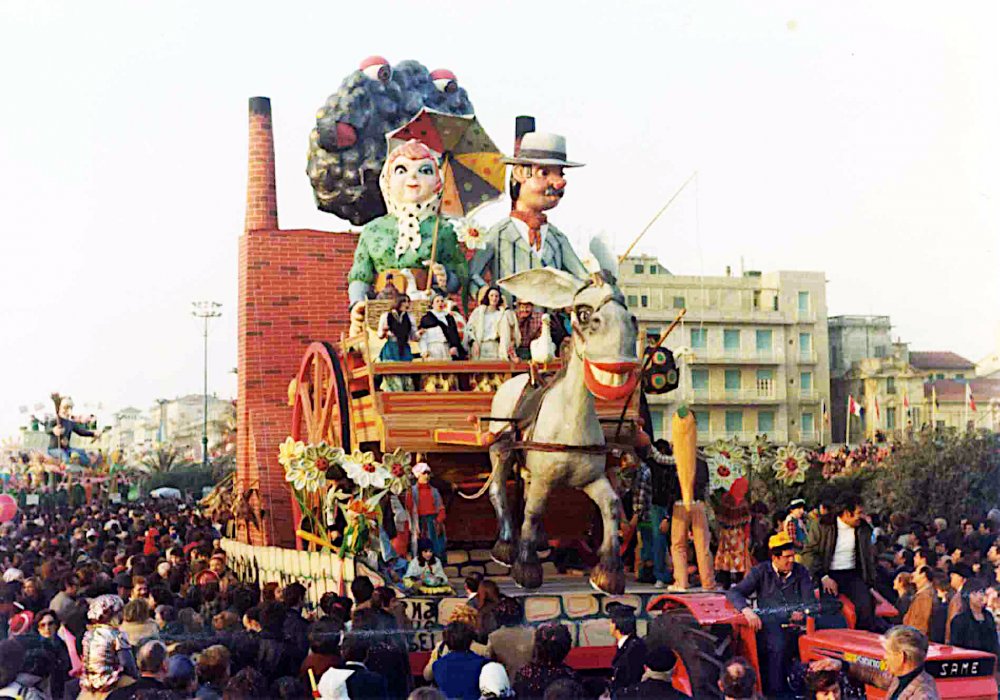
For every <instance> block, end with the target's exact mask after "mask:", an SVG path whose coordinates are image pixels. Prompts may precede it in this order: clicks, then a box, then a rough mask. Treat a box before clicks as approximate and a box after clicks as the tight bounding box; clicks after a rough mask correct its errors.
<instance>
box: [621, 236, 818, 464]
mask: <svg viewBox="0 0 1000 700" xmlns="http://www.w3.org/2000/svg"><path fill="white" fill-rule="evenodd" d="M618 281H619V285H620V286H621V288H622V291H623V292H624V293H625V295H626V298H627V302H628V305H629V308H630V309H631V310H632V311H633V313H635V315H636V317H637V318H638V319H639V325H640V335H641V336H642V337H645V336H659V335H660V333H661V332H662V331H663V330H665V329H666V328H667V326H669V325H670V323H671V321H673V320H674V318H675V317H676V316H677V314H678V312H679V311H680V310H681V309H686V316H685V318H684V319H683V322H682V323H681V324H680V326H679V327H678V328H677V329H675V330H674V332H673V333H672V334H671V335H670V337H669V338H667V340H666V342H665V343H664V344H665V345H666V346H667V347H668V348H670V349H671V350H673V351H674V353H675V355H676V356H678V365H679V370H680V372H679V375H680V376H679V379H680V386H679V387H678V388H677V389H676V390H675V391H673V392H670V393H668V394H665V395H663V396H649V397H648V398H649V403H650V411H651V414H652V421H653V426H652V427H653V430H654V433H655V434H656V435H657V436H658V437H659V436H661V435H668V433H669V426H670V418H671V416H672V415H673V412H674V410H675V409H676V408H677V407H678V406H679V405H680V404H681V403H684V404H687V405H689V406H690V407H691V408H692V409H693V411H694V414H695V418H696V420H697V421H698V440H699V443H701V444H706V443H709V442H713V441H715V440H716V439H719V438H736V439H737V440H739V441H741V442H748V441H750V440H752V439H753V438H754V437H755V436H756V435H759V434H766V435H767V436H768V437H769V438H770V439H771V440H773V441H775V442H786V441H792V442H796V443H802V444H818V443H820V442H821V441H823V440H824V439H826V438H828V434H829V429H828V427H827V426H825V425H824V424H823V415H822V406H823V405H824V404H826V405H829V398H830V374H829V356H828V348H829V342H828V333H827V307H826V278H825V275H824V274H823V273H821V272H785V271H781V272H769V273H759V272H746V273H744V274H743V275H742V276H740V277H734V276H731V275H725V276H718V277H701V276H699V277H694V276H681V275H672V274H670V273H669V272H668V271H667V270H666V268H664V266H663V265H662V264H661V263H660V262H659V261H658V260H657V259H656V258H653V257H651V256H645V255H643V256H635V257H629V258H627V259H626V260H625V261H623V263H622V265H621V267H620V268H619V280H618Z"/></svg>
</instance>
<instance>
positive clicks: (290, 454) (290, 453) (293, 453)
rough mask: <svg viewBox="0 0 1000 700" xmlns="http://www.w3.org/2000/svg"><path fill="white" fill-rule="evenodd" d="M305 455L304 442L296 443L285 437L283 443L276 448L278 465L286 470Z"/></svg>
mask: <svg viewBox="0 0 1000 700" xmlns="http://www.w3.org/2000/svg"><path fill="white" fill-rule="evenodd" d="M305 454H306V446H305V443H304V442H302V441H301V440H300V441H298V442H296V441H295V440H293V439H292V438H291V437H286V438H285V441H284V442H283V443H281V446H280V447H278V464H280V465H281V466H283V467H284V468H285V469H288V468H289V467H290V466H291V465H292V464H294V463H295V462H298V461H299V460H301V459H302V458H303V457H304V456H305Z"/></svg>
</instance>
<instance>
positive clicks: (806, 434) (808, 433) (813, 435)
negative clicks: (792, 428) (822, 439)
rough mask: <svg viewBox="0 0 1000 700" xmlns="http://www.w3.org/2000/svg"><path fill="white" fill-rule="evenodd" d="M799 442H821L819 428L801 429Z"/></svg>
mask: <svg viewBox="0 0 1000 700" xmlns="http://www.w3.org/2000/svg"><path fill="white" fill-rule="evenodd" d="M799 442H801V443H803V444H809V443H818V442H819V431H818V430H800V431H799Z"/></svg>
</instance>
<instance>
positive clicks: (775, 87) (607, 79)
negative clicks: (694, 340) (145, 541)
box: [0, 0, 1000, 435]
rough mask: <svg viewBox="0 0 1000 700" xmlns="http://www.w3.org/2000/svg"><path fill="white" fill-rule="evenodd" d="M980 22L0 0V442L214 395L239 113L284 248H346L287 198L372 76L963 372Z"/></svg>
mask: <svg viewBox="0 0 1000 700" xmlns="http://www.w3.org/2000/svg"><path fill="white" fill-rule="evenodd" d="M998 29H1000V4H998V3H996V2H994V1H993V0H984V1H982V2H972V1H969V2H961V3H952V4H948V5H947V6H945V5H943V4H942V3H940V2H913V1H912V0H906V1H902V2H894V1H881V2H877V3H872V2H850V1H848V2H829V1H826V0H824V1H815V2H804V1H802V0H796V1H794V2H782V1H780V0H779V1H774V2H766V3H761V2H705V1H704V0H697V1H692V2H666V1H663V0H658V1H656V2H616V3H615V2H607V1H602V2H589V1H581V0H574V1H572V2H569V1H567V2H538V1H537V0H534V1H531V2H517V1H513V2H504V3H499V2H494V3H489V4H487V3H484V2H478V1H477V2H469V1H466V2H457V1H454V0H453V1H452V2H435V1H426V0H425V1H424V2H420V3H415V2H399V3H382V2H374V1H372V0H367V1H365V2H353V3H352V2H346V1H344V0H341V1H338V2H332V1H328V2H294V3H292V2H289V3H278V2H253V1H249V0H243V1H241V2H204V1H203V0H200V1H194V2H181V1H176V2H158V3H153V2H134V1H132V0H129V1H125V2H104V1H100V0H91V1H90V2H78V1H67V2H56V1H50V2H38V1H37V0H0V65H2V66H3V69H2V72H0V76H2V78H0V217H2V218H0V260H2V265H3V274H2V275H0V323H2V330H0V435H8V434H10V433H11V432H12V431H13V430H14V429H15V428H16V426H17V425H19V424H20V423H21V422H23V416H20V415H19V413H18V407H19V406H23V405H26V406H29V407H30V406H33V405H34V404H36V403H40V402H44V403H45V404H46V407H47V406H48V403H49V402H48V399H47V396H48V394H49V393H50V392H51V391H54V390H58V391H62V392H63V393H69V394H72V395H73V396H74V398H75V399H76V402H77V405H78V407H80V406H82V405H84V404H87V403H90V404H92V405H96V404H97V403H99V402H100V403H102V404H103V405H104V406H105V408H106V409H116V408H120V407H122V406H125V405H129V404H132V405H137V406H139V407H140V408H146V407H148V406H149V405H151V403H152V401H153V399H155V398H157V397H173V396H175V395H178V394H185V393H190V392H198V391H200V390H201V363H202V360H201V338H200V334H199V328H198V326H197V322H196V321H195V320H194V319H192V318H191V317H190V314H189V311H190V302H191V301H193V300H195V299H215V300H218V301H220V302H222V303H223V304H224V306H223V312H224V314H225V315H224V316H223V317H222V318H221V319H220V320H219V321H218V322H217V323H216V324H215V326H214V330H213V333H212V335H211V339H210V341H211V348H210V358H209V372H210V374H211V380H210V389H211V390H213V391H216V392H218V393H219V394H220V395H228V396H231V395H233V392H234V391H235V379H234V376H233V375H232V373H231V372H232V370H233V368H234V367H235V365H236V317H235V311H236V307H235V302H236V281H237V266H236V253H237V238H238V236H239V235H240V233H241V229H242V225H243V214H244V196H245V178H246V160H247V157H246V138H247V136H246V134H247V127H246V124H247V98H248V97H250V96H252V95H266V96H269V97H270V98H271V99H272V106H273V110H274V126H275V137H276V145H277V162H278V200H279V218H280V222H281V226H282V227H283V228H299V227H308V228H320V229H328V230H340V229H343V228H344V227H345V226H346V224H345V222H341V221H339V220H338V219H336V218H335V217H333V216H331V215H329V214H323V213H321V212H319V211H318V210H316V209H315V207H314V205H313V202H312V192H311V190H310V187H309V182H308V179H307V178H306V176H305V172H304V171H305V164H306V146H307V140H308V135H309V131H310V129H311V127H312V126H313V124H314V122H315V112H316V109H317V108H318V107H319V106H321V105H322V104H323V102H324V100H325V99H326V97H327V95H329V94H330V93H332V92H334V91H335V90H336V89H337V87H338V86H339V84H340V82H341V80H342V79H343V77H344V76H345V75H347V73H348V72H349V71H351V70H353V69H354V68H355V67H356V66H357V64H358V62H359V61H360V60H361V59H362V58H364V57H365V56H368V55H370V54H374V53H378V54H382V55H384V56H386V57H387V58H388V59H389V60H390V62H393V63H395V62H398V61H400V60H403V59H407V58H413V59H417V60H420V61H421V62H423V63H425V64H426V65H428V67H430V68H438V67H443V68H450V69H451V70H453V71H454V72H455V73H456V74H457V76H458V80H459V82H460V83H461V84H462V85H463V86H464V87H465V88H466V89H467V90H468V91H469V95H470V97H471V99H472V101H473V104H474V105H475V107H476V112H477V114H478V115H479V119H480V121H481V122H482V123H483V124H484V126H485V127H486V129H487V131H489V132H490V133H491V134H492V135H493V137H494V140H496V141H497V143H498V144H499V145H501V147H502V148H503V149H509V148H510V144H511V139H512V132H513V123H514V117H515V116H516V115H518V114H533V115H535V116H536V117H537V119H538V129H539V130H542V131H555V132H559V133H562V134H565V135H566V136H567V138H568V142H569V151H570V158H571V159H574V160H581V161H583V162H585V163H587V167H585V168H582V169H579V170H575V171H573V172H572V173H571V178H570V183H569V190H568V192H567V196H566V199H565V200H564V202H563V203H562V204H561V205H560V207H559V208H558V209H557V210H556V212H555V213H554V215H553V221H555V222H557V223H558V225H559V226H560V228H562V229H563V230H565V231H568V232H570V233H571V234H572V235H573V236H574V237H575V238H577V239H582V238H585V237H586V235H587V234H590V233H594V232H598V231H606V232H607V233H609V234H610V235H612V236H613V237H614V238H615V239H616V240H617V241H618V242H619V244H620V245H621V246H622V247H623V246H624V245H625V244H627V242H628V241H629V240H630V239H631V238H632V237H633V236H634V235H635V234H636V233H637V232H638V231H639V230H641V228H642V227H643V226H644V225H645V223H646V222H647V221H648V220H649V218H650V217H651V216H652V215H653V214H654V213H655V212H656V211H657V210H658V209H659V208H660V207H661V206H662V205H663V204H664V203H665V202H666V200H667V198H668V197H669V196H670V194H671V193H672V192H673V191H674V190H675V189H676V188H677V187H678V186H679V185H680V183H681V182H683V181H684V179H685V178H686V177H687V176H688V175H689V174H690V173H691V172H692V171H695V170H697V171H698V172H699V178H698V181H697V187H696V188H695V187H691V188H689V189H688V190H687V191H686V192H685V193H684V195H682V196H681V197H680V198H679V199H678V200H677V202H676V204H675V205H674V206H673V207H672V208H671V209H670V210H669V211H668V212H667V214H666V215H664V217H663V218H662V219H661V220H660V221H659V222H658V224H657V225H656V226H655V227H654V228H653V229H652V230H651V232H650V234H649V235H648V236H647V238H646V240H645V241H644V242H643V244H642V245H641V246H640V248H639V250H640V251H642V252H649V253H653V254H656V255H658V256H660V258H661V260H662V261H663V263H664V264H666V265H667V266H668V268H669V269H671V270H672V271H674V272H675V273H679V274H695V275H697V274H721V273H722V272H723V270H724V268H725V266H726V265H727V264H730V265H732V266H733V268H734V269H738V268H739V264H740V259H741V258H742V259H743V260H744V261H745V265H746V267H747V268H754V269H762V270H774V269H798V270H823V271H825V272H826V274H827V278H828V280H829V285H828V290H827V291H828V303H829V308H830V313H831V314H847V313H878V314H889V315H891V316H892V321H893V324H894V326H895V329H894V334H895V335H898V336H900V337H902V338H903V339H904V340H908V341H910V343H911V348H913V349H923V350H953V351H955V352H958V353H960V354H963V355H965V356H967V357H969V358H970V359H973V360H975V359H978V358H979V357H980V356H982V355H984V354H986V353H987V352H989V351H991V350H992V349H993V348H994V347H995V346H996V345H997V343H998V332H997V330H998V328H1000V275H997V270H998V267H1000V265H998V263H1000V255H998V232H1000V204H998V196H1000V192H998V187H997V185H998V182H1000V135H998V125H1000V49H998V43H1000V42H997V40H996V38H997V35H998Z"/></svg>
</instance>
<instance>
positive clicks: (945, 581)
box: [930, 570, 953, 644]
mask: <svg viewBox="0 0 1000 700" xmlns="http://www.w3.org/2000/svg"><path fill="white" fill-rule="evenodd" d="M931 579H932V584H933V586H934V607H933V610H932V611H931V633H930V640H931V641H932V642H935V643H937V644H944V640H945V635H946V634H947V630H948V604H949V602H950V601H951V597H952V592H953V591H952V588H951V582H950V581H949V576H948V574H946V573H945V572H944V571H940V570H934V571H932V572H931Z"/></svg>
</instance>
